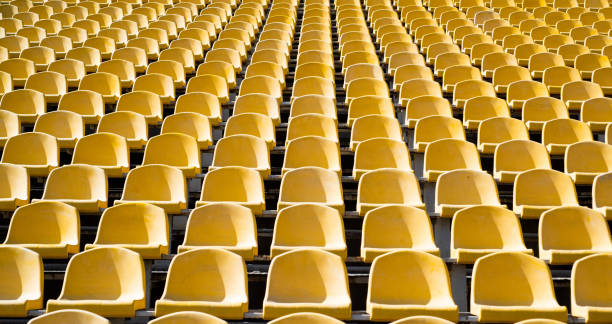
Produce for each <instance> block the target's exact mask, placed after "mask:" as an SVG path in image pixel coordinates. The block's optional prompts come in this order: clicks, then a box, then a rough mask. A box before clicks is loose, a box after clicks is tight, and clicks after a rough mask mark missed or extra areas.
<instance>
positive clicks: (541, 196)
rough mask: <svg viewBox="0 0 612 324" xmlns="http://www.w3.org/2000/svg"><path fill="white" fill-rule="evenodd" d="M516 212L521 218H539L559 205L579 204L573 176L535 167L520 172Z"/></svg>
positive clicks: (517, 182) (515, 184)
mask: <svg viewBox="0 0 612 324" xmlns="http://www.w3.org/2000/svg"><path fill="white" fill-rule="evenodd" d="M513 197H514V198H513V199H514V208H513V210H514V212H515V213H516V214H518V215H520V217H521V218H526V219H538V218H540V215H541V214H542V213H543V212H545V211H547V210H549V209H552V208H555V207H559V206H577V205H578V198H577V196H576V188H575V187H574V182H573V181H572V178H571V177H570V176H569V175H567V174H564V173H561V172H559V171H554V170H549V169H533V170H528V171H524V172H521V173H519V174H518V175H517V176H516V180H515V182H514V195H513Z"/></svg>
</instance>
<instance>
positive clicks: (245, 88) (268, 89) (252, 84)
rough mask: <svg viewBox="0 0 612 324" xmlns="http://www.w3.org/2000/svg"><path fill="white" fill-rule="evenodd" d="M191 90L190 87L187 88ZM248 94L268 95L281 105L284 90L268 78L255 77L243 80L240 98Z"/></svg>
mask: <svg viewBox="0 0 612 324" xmlns="http://www.w3.org/2000/svg"><path fill="white" fill-rule="evenodd" d="M187 88H189V86H188V87H187ZM248 94H267V95H269V96H272V97H273V98H274V99H276V101H277V102H278V103H279V104H280V103H281V101H282V90H281V86H280V83H279V82H278V81H277V80H276V79H274V78H271V77H268V76H263V75H260V76H255V77H251V78H248V79H244V80H242V83H241V84H240V91H239V93H238V96H245V95H248Z"/></svg>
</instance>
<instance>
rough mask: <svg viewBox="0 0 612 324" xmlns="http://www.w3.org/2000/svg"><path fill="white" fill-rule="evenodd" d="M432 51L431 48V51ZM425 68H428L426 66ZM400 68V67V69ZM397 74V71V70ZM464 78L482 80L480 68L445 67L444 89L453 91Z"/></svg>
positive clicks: (465, 66) (448, 91) (449, 91)
mask: <svg viewBox="0 0 612 324" xmlns="http://www.w3.org/2000/svg"><path fill="white" fill-rule="evenodd" d="M429 53H431V50H430V51H429ZM425 69H428V70H429V68H427V67H425ZM399 70H400V69H398V71H399ZM396 76H397V72H396ZM464 80H482V77H481V75H480V70H478V68H476V67H473V66H471V65H470V66H467V65H453V66H449V67H447V68H445V69H444V73H443V76H442V90H444V92H445V93H453V92H454V90H455V86H456V85H457V84H459V83H460V82H461V81H464Z"/></svg>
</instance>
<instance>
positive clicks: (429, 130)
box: [412, 115, 465, 153]
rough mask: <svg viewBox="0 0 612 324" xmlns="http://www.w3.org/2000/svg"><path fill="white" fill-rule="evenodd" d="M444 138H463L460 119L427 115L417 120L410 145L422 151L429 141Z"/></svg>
mask: <svg viewBox="0 0 612 324" xmlns="http://www.w3.org/2000/svg"><path fill="white" fill-rule="evenodd" d="M444 138H455V139H459V140H465V133H464V131H463V125H462V124H461V121H459V120H458V119H455V118H453V117H449V116H436V115H434V116H427V117H423V118H421V119H419V120H417V122H416V125H415V127H414V136H413V145H412V146H413V148H415V149H416V150H417V152H421V153H422V152H425V150H426V148H427V146H428V145H429V144H430V143H432V142H435V141H437V140H439V139H444Z"/></svg>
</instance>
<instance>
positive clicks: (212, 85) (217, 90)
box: [186, 74, 242, 104]
mask: <svg viewBox="0 0 612 324" xmlns="http://www.w3.org/2000/svg"><path fill="white" fill-rule="evenodd" d="M241 89H242V87H241ZM192 92H206V93H210V94H213V95H215V96H217V98H218V99H219V103H221V104H224V103H227V102H228V101H229V94H228V87H227V82H226V81H225V79H224V78H222V77H220V76H218V75H212V74H204V75H198V76H196V77H193V78H191V79H189V82H188V83H187V90H186V93H192Z"/></svg>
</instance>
